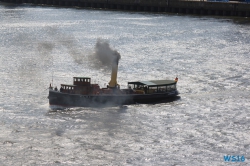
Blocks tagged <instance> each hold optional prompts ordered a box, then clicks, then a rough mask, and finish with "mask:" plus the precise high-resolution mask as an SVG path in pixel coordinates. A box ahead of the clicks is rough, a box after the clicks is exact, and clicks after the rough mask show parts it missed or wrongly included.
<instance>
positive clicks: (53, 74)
mask: <svg viewBox="0 0 250 166" xmlns="http://www.w3.org/2000/svg"><path fill="white" fill-rule="evenodd" d="M53 76H54V71H52V87H53Z"/></svg>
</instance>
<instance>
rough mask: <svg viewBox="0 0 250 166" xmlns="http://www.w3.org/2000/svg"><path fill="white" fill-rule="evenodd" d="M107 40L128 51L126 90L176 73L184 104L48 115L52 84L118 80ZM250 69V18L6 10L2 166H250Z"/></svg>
mask: <svg viewBox="0 0 250 166" xmlns="http://www.w3.org/2000/svg"><path fill="white" fill-rule="evenodd" d="M98 39H102V40H106V41H108V42H109V44H110V46H111V47H112V48H113V49H116V50H117V51H118V52H119V53H120V54H121V60H120V64H119V73H118V83H120V84H121V86H122V87H126V83H127V82H128V81H136V80H150V79H163V78H169V79H174V78H175V77H176V75H178V77H179V82H178V90H179V92H180V96H181V98H180V99H179V100H177V101H173V102H169V103H160V104H149V105H145V104H136V105H128V106H126V107H123V108H118V107H111V108H110V107H109V108H74V109H66V110H58V111H55V110H51V109H50V108H49V104H48V99H47V96H48V89H47V88H48V86H49V83H51V82H52V76H53V85H54V86H58V87H59V86H60V84H61V83H67V84H71V83H72V81H73V79H72V77H73V76H87V77H91V78H92V81H93V82H94V83H99V84H100V85H101V86H104V85H105V84H106V83H108V82H109V80H110V71H109V70H108V69H107V68H105V67H102V66H99V67H98V66H96V65H94V63H93V60H92V56H91V55H92V53H93V51H94V47H95V44H96V42H97V40H98ZM249 61H250V20H249V18H241V19H240V20H239V19H237V18H222V17H208V16H186V15H173V14H171V15H170V14H150V13H138V12H137V13H134V12H120V11H105V10H90V9H75V8H55V7H46V6H31V5H19V6H15V5H7V4H4V3H0V76H1V79H0V83H1V84H0V85H1V86H0V149H1V150H0V165H3V166H5V165H6V166H9V165H15V166H18V165H131V166H132V165H133V166H134V165H141V166H145V165H149V166H151V165H164V166H165V165H175V166H177V165H228V164H229V165H249V164H250V162H249V160H250V154H249V153H250V112H249V111H250V97H249V96H250V68H249ZM225 155H235V156H240V157H241V156H244V158H245V161H244V162H241V161H240V162H231V161H230V162H225V161H224V156H225Z"/></svg>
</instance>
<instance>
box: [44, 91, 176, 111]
mask: <svg viewBox="0 0 250 166" xmlns="http://www.w3.org/2000/svg"><path fill="white" fill-rule="evenodd" d="M177 95H178V91H177V90H174V91H171V92H164V93H153V94H101V95H80V94H69V93H61V92H59V91H54V90H50V91H49V96H48V99H49V104H50V105H51V106H63V107H99V106H119V105H129V104H136V103H155V102H160V101H163V100H166V99H170V100H171V99H176V96H177Z"/></svg>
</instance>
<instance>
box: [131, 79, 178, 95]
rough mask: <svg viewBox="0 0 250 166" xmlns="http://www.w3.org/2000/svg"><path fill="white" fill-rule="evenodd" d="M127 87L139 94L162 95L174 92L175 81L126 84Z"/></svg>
mask: <svg viewBox="0 0 250 166" xmlns="http://www.w3.org/2000/svg"><path fill="white" fill-rule="evenodd" d="M128 87H129V88H131V89H133V90H135V91H136V93H139V94H144V93H146V94H150V93H164V92H169V91H172V90H176V81H174V80H151V81H136V82H128Z"/></svg>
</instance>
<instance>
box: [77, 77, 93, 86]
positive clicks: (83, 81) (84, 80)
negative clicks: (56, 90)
mask: <svg viewBox="0 0 250 166" xmlns="http://www.w3.org/2000/svg"><path fill="white" fill-rule="evenodd" d="M90 83H91V78H89V77H73V84H74V85H80V86H90Z"/></svg>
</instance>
